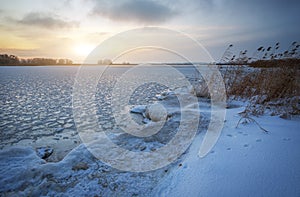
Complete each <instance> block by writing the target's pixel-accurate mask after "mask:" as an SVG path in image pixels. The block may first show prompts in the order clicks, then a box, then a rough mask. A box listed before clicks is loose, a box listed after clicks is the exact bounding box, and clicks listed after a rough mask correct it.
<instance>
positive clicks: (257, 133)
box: [153, 107, 300, 196]
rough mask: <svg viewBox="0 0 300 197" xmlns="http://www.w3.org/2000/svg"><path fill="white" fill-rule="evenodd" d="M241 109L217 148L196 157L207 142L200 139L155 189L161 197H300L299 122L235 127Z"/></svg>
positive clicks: (230, 117) (275, 120) (230, 114)
mask: <svg viewBox="0 0 300 197" xmlns="http://www.w3.org/2000/svg"><path fill="white" fill-rule="evenodd" d="M243 109H244V108H243V107H240V108H233V109H229V110H227V116H226V122H225V126H224V129H223V131H222V134H221V137H220V138H219V140H218V142H217V144H216V146H215V147H214V148H213V150H212V151H211V153H210V154H209V155H207V156H206V157H204V158H202V159H201V158H199V157H198V156H197V151H198V149H199V146H200V144H201V141H202V139H203V133H201V134H200V135H198V136H197V137H196V138H195V140H194V143H193V144H192V145H191V147H190V150H189V152H188V153H187V154H186V155H185V158H184V161H183V162H182V166H181V167H179V166H178V167H176V168H174V169H173V171H172V172H171V173H170V174H169V175H168V176H167V177H166V178H164V179H163V180H162V181H161V182H160V183H159V184H158V186H157V187H156V188H155V190H154V192H153V194H155V195H157V194H158V195H159V196H183V195H184V196H299V195H300V187H299V185H300V155H299V150H300V143H299V141H300V132H299V131H300V130H299V128H300V121H299V118H295V119H294V120H284V119H281V118H279V117H278V116H274V117H271V116H262V117H259V118H255V119H256V121H258V122H259V123H260V124H261V126H262V127H264V128H266V129H267V130H269V131H270V132H269V133H268V134H266V133H265V132H262V131H261V130H260V129H259V128H258V127H257V126H256V125H255V124H246V125H239V127H238V128H236V124H237V122H238V120H239V118H240V116H238V115H237V114H238V112H241V111H243Z"/></svg>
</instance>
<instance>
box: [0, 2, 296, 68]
mask: <svg viewBox="0 0 300 197" xmlns="http://www.w3.org/2000/svg"><path fill="white" fill-rule="evenodd" d="M299 10H300V1H299V0H177V1H174V0H159V1H158V0H119V1H111V0H51V1H49V0H22V1H19V0H0V53H8V54H14V55H17V56H19V57H24V58H30V57H49V58H69V59H72V60H73V61H74V62H75V63H81V62H83V61H84V59H85V58H86V56H87V55H88V54H89V53H90V52H91V51H92V50H93V49H94V48H95V47H96V46H98V45H99V44H101V42H103V41H105V40H107V39H109V38H112V37H113V36H114V35H116V34H118V33H120V32H123V31H128V30H131V29H134V28H141V27H148V26H151V27H162V28H169V29H172V30H175V31H180V32H184V33H185V34H187V35H188V36H190V37H192V38H193V39H195V40H197V41H198V42H199V43H201V44H202V45H203V46H204V47H205V49H207V51H208V52H209V53H210V54H211V56H212V57H213V58H214V59H215V60H219V59H220V58H221V56H222V54H223V53H224V51H225V49H226V48H227V46H228V45H229V44H233V45H234V50H236V51H237V52H238V51H240V50H244V49H248V51H253V52H254V51H255V50H256V49H257V48H258V47H259V46H273V45H274V44H275V43H276V42H280V45H281V48H283V49H285V48H288V46H289V45H290V44H291V43H292V42H293V41H297V42H299V41H300V25H299V21H300V12H299ZM177 47H178V48H179V47H181V48H184V49H185V50H187V51H189V53H191V54H193V55H194V56H193V57H195V58H194V59H193V61H197V51H196V50H193V49H191V48H190V49H189V46H186V45H184V44H183V43H180V44H179V43H178V46H177ZM138 56H139V53H135V55H134V57H138ZM143 56H145V55H144V54H143V55H142V54H141V55H140V57H139V58H137V59H135V58H134V57H131V58H129V61H142V60H141V57H143ZM162 56H164V57H165V56H167V54H165V53H163V54H161V57H162ZM155 57H156V58H158V59H159V54H157V55H156V56H155ZM158 61H159V60H158ZM162 61H164V59H163V58H162ZM165 61H167V60H165ZM168 61H169V60H168Z"/></svg>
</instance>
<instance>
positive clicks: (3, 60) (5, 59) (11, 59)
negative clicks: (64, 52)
mask: <svg viewBox="0 0 300 197" xmlns="http://www.w3.org/2000/svg"><path fill="white" fill-rule="evenodd" d="M70 64H73V61H72V60H70V59H52V58H27V59H24V58H19V57H17V56H15V55H8V54H0V65H16V66H18V65H70Z"/></svg>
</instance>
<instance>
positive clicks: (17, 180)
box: [0, 103, 300, 196]
mask: <svg viewBox="0 0 300 197" xmlns="http://www.w3.org/2000/svg"><path fill="white" fill-rule="evenodd" d="M239 104H241V103H239ZM243 109H244V106H240V107H237V108H231V109H228V110H227V115H226V122H225V126H224V128H223V131H222V134H221V137H220V138H219V140H218V142H217V144H216V145H215V147H214V148H213V150H212V151H211V152H210V153H209V154H208V155H207V156H206V157H204V158H199V157H198V156H197V153H198V151H199V147H200V144H201V142H202V141H203V136H204V133H203V132H202V133H200V134H198V135H197V136H196V138H195V139H194V141H193V143H192V145H191V147H190V149H189V150H188V151H187V152H186V153H185V154H184V155H183V156H181V158H180V159H179V160H178V161H177V162H175V163H172V164H170V165H169V166H166V167H164V168H162V169H159V170H155V171H150V172H144V173H134V172H122V171H119V170H117V169H114V168H111V167H109V166H107V165H105V164H103V163H102V162H101V161H99V160H98V159H96V158H95V157H94V156H93V155H92V154H91V153H90V152H89V151H88V150H87V149H86V147H85V146H84V144H81V145H79V146H78V147H76V148H75V149H74V150H72V151H71V152H70V153H69V154H68V155H67V156H66V157H65V158H64V159H63V160H62V161H59V162H56V163H52V162H49V163H47V162H45V161H44V160H42V159H40V158H39V157H38V156H37V154H36V151H35V150H34V149H33V148H31V147H19V148H18V147H12V148H10V149H6V150H2V151H1V152H0V166H1V170H0V174H1V175H0V191H1V193H2V194H3V195H8V196H14V195H24V196H28V195H30V196H40V195H48V196H70V195H71V196H74V195H76V196H93V195H94V196H96V195H98V196H119V195H137V196H149V195H150V196H183V195H188V196H299V194H300V189H299V187H298V186H299V183H300V167H299V166H300V156H299V150H300V144H299V141H300V132H299V128H300V121H299V117H295V118H293V119H292V120H284V119H281V118H279V117H278V116H273V117H272V116H262V117H259V118H256V120H257V121H258V122H259V123H260V124H261V125H262V126H263V127H264V128H266V129H267V130H269V131H270V132H269V133H264V132H262V131H261V130H260V129H259V128H258V127H257V126H256V125H255V124H251V123H250V124H240V125H239V127H238V128H235V127H236V124H237V122H238V120H239V118H240V116H239V115H238V112H241V111H242V110H243ZM204 111H205V110H204Z"/></svg>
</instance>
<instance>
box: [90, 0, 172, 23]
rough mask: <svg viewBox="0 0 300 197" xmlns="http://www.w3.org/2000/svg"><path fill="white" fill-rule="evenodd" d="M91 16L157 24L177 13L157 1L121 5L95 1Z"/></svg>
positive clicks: (122, 3) (145, 0)
mask: <svg viewBox="0 0 300 197" xmlns="http://www.w3.org/2000/svg"><path fill="white" fill-rule="evenodd" d="M92 14H94V15H99V16H102V17H105V18H109V19H111V20H114V21H126V22H136V23H142V24H158V23H163V22H165V21H167V20H169V19H171V18H172V17H174V16H175V15H176V14H177V12H176V11H175V10H173V9H171V8H170V7H168V6H167V5H164V4H161V3H159V2H158V1H152V0H143V1H142V0H131V1H130V0H126V1H122V2H121V3H120V2H119V1H118V3H115V1H114V3H107V2H102V1H97V5H96V6H95V7H94V9H93V10H92Z"/></svg>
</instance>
